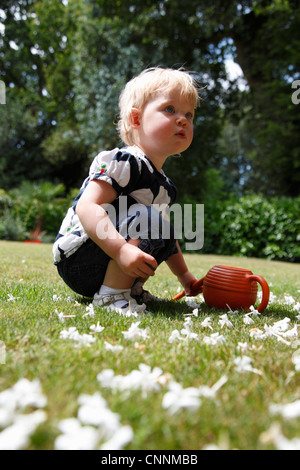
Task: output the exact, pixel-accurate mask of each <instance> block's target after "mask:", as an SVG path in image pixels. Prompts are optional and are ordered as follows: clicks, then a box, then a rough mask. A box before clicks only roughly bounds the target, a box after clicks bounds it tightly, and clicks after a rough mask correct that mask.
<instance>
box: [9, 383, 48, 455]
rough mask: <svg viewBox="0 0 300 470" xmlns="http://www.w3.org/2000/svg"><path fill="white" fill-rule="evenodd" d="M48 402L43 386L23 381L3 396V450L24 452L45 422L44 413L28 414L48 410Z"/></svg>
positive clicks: (45, 416)
mask: <svg viewBox="0 0 300 470" xmlns="http://www.w3.org/2000/svg"><path fill="white" fill-rule="evenodd" d="M46 404H47V398H46V397H45V395H44V394H43V393H42V389H41V385H40V382H39V381H38V380H37V379H36V380H33V381H32V382H30V381H29V380H27V379H26V378H22V379H20V380H19V381H18V382H16V384H15V385H13V386H12V387H11V388H9V389H7V390H4V391H3V392H1V393H0V428H2V429H3V428H4V429H3V430H2V431H1V432H0V450H20V449H24V448H26V447H27V446H28V445H29V442H30V435H31V434H32V433H33V432H34V431H35V429H36V428H37V426H39V425H40V424H41V423H42V422H44V421H45V420H46V418H47V415H46V413H45V412H44V411H42V410H37V411H34V412H31V413H25V411H26V410H27V409H28V408H44V407H45V406H46Z"/></svg>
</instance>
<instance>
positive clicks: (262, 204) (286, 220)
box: [205, 196, 300, 261]
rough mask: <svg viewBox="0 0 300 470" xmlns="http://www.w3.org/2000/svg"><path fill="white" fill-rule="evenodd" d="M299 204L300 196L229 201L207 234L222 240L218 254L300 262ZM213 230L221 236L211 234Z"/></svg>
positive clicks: (218, 247)
mask: <svg viewBox="0 0 300 470" xmlns="http://www.w3.org/2000/svg"><path fill="white" fill-rule="evenodd" d="M299 203H300V197H298V198H297V199H290V198H275V197H274V198H270V199H266V198H264V197H262V196H244V197H240V198H238V199H235V200H231V201H228V203H227V206H226V207H225V209H223V210H222V213H221V216H220V218H219V220H218V221H217V222H216V218H212V220H213V222H214V224H215V225H214V226H213V225H212V224H210V225H209V226H205V229H206V230H205V235H206V236H208V239H210V237H214V238H215V239H216V238H217V239H218V246H215V247H214V248H215V249H214V250H213V252H215V253H219V254H228V255H236V256H247V257H259V258H268V259H277V260H285V261H300V247H299V242H300V217H299V215H300V213H299ZM225 205H226V204H225ZM222 206H223V203H222ZM212 228H213V229H214V232H215V231H217V234H216V233H213V234H212V235H211V234H210V233H209V231H210V230H211V229H212Z"/></svg>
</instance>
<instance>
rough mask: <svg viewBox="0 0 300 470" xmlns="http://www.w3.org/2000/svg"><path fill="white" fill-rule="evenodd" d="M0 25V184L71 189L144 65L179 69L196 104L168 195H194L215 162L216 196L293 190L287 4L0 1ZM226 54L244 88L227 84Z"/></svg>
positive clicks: (295, 129)
mask: <svg viewBox="0 0 300 470" xmlns="http://www.w3.org/2000/svg"><path fill="white" fill-rule="evenodd" d="M0 21H1V29H0V45H1V50H2V52H1V55H0V78H1V80H2V81H3V82H4V83H5V85H6V98H7V99H6V101H7V104H6V105H5V106H1V107H0V126H1V129H2V130H3V132H1V136H0V148H1V151H0V152H1V153H0V155H1V160H0V161H1V163H0V170H1V172H0V187H2V188H4V189H6V190H9V188H10V187H12V186H15V181H16V178H18V182H21V181H23V180H30V181H37V180H43V181H44V180H50V181H52V182H61V183H63V184H64V185H65V187H66V188H67V190H69V189H70V188H71V187H74V186H78V185H79V184H80V182H81V181H82V179H83V176H84V175H85V172H86V168H87V167H88V164H89V162H90V160H91V158H92V157H93V156H94V155H95V154H96V153H97V152H98V151H99V150H100V149H103V148H111V147H114V146H116V145H118V144H119V141H118V137H117V135H116V131H115V125H114V124H115V121H116V117H117V116H116V114H117V102H118V95H119V93H120V90H121V89H122V87H123V86H124V84H125V82H126V81H127V80H128V79H130V78H131V77H132V76H133V75H134V74H136V73H138V72H139V71H140V70H141V69H143V68H145V67H149V66H155V65H162V66H170V67H174V66H175V67H178V66H182V65H183V66H184V67H185V68H187V69H189V70H193V71H194V72H195V74H196V76H197V78H198V80H199V83H200V86H202V87H203V90H202V97H203V100H202V106H201V108H200V110H198V112H197V115H196V117H195V138H194V143H193V145H192V147H191V148H190V149H189V150H188V151H187V152H186V154H185V155H184V157H183V158H181V159H177V160H174V159H169V160H168V161H167V163H166V171H167V173H168V174H169V175H170V177H171V178H172V179H173V180H174V181H175V183H176V184H177V185H178V189H179V192H180V193H181V194H183V195H186V196H187V197H190V198H194V199H195V198H196V197H198V196H200V198H201V199H203V198H204V196H205V193H206V191H207V189H208V187H207V180H206V177H205V173H206V171H207V170H208V169H210V168H214V169H216V170H219V171H220V176H221V178H222V179H223V180H224V181H225V186H224V189H225V190H226V191H227V192H228V191H229V192H231V190H233V192H236V193H241V192H243V193H244V192H245V191H250V192H251V191H255V192H257V191H259V192H262V193H263V194H266V195H287V196H293V197H295V196H297V195H298V194H299V181H300V180H299V178H300V176H299V171H300V167H299V163H298V162H299V146H298V140H297V139H298V135H299V119H298V114H297V113H298V109H297V106H296V105H294V104H292V101H291V95H292V90H291V83H292V82H293V80H296V79H297V78H299V54H297V52H298V50H299V35H298V33H297V32H298V30H299V21H300V14H299V7H298V5H297V2H293V1H292V0H289V1H286V0H276V1H275V0H268V1H265V0H259V1H255V2H254V1H253V0H246V1H243V2H236V1H233V0H232V1H230V2H225V3H224V2H222V1H221V0H216V1H215V2H214V3H213V5H212V4H211V2H208V1H207V0H201V1H199V0H190V1H189V2H188V3H185V4H183V3H182V2H181V1H179V0H172V2H167V1H160V0H155V1H151V2H150V1H148V0H147V1H145V0H143V1H141V0H135V1H134V2H130V3H128V2H120V1H119V0H112V1H107V0H95V1H94V0H93V1H92V0H84V1H82V0H72V1H69V2H66V1H63V0H59V1H58V0H39V1H37V0H24V1H22V2H18V1H16V0H3V2H2V4H1V10H0ZM227 58H233V59H234V60H235V61H236V62H237V63H238V64H239V65H240V66H241V68H242V70H243V73H244V77H245V80H246V82H247V86H246V87H245V88H243V89H240V88H239V86H238V82H237V81H235V80H228V78H229V77H228V75H227V72H226V69H225V59H227ZM12 64H13V66H12ZM224 83H225V85H226V86H224ZM224 129H225V133H224ZM228 129H230V132H231V137H233V138H234V140H235V141H237V140H239V142H240V145H239V146H234V145H233V146H231V145H232V138H229V137H230V136H229V135H228V132H226V130H228ZM245 169H246V173H247V175H246V176H247V178H243V172H244V170H245ZM45 175H47V176H45ZM241 182H242V183H243V184H241ZM230 185H231V186H232V187H231V189H230V190H229V188H228V187H229V186H230Z"/></svg>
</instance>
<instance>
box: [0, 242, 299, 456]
mask: <svg viewBox="0 0 300 470" xmlns="http://www.w3.org/2000/svg"><path fill="white" fill-rule="evenodd" d="M0 254H1V294H0V321H1V324H0V341H3V342H4V343H5V347H6V356H5V363H4V364H0V372H1V375H0V392H1V391H3V390H6V389H9V388H10V387H12V386H13V385H14V384H15V383H16V382H17V381H18V380H19V379H20V378H22V377H25V378H27V379H28V380H31V381H32V380H34V379H39V381H40V383H41V386H42V390H43V393H44V395H45V396H46V397H47V401H48V403H47V406H46V407H45V411H46V413H47V420H46V421H45V422H44V423H42V424H41V425H40V426H39V428H38V429H37V430H36V431H35V432H34V434H33V435H32V436H31V441H30V443H29V445H28V448H29V449H53V446H54V441H55V438H56V437H57V436H58V435H59V434H60V432H59V430H58V423H59V422H60V420H62V419H64V418H70V417H76V414H77V410H78V403H77V398H78V397H79V395H80V394H83V393H85V394H90V395H92V394H94V393H95V392H100V393H101V394H102V396H103V397H104V398H105V400H106V401H107V404H108V406H109V408H110V410H112V411H113V412H115V413H118V414H119V415H120V421H121V423H122V424H123V425H126V424H127V425H130V426H131V428H132V430H133V439H132V441H131V442H130V443H129V444H128V445H127V446H126V449H129V450H131V449H145V450H150V449H151V450H155V449H160V450H164V449H169V450H175V449H178V450H183V449H184V450H189V449H193V450H195V449H202V448H203V447H205V446H206V445H210V444H215V445H217V446H219V447H220V448H226V449H241V450H242V449H273V448H274V443H273V442H272V439H269V440H268V439H264V438H263V437H262V436H266V433H267V432H268V430H269V429H270V427H271V426H272V425H273V424H274V423H275V422H279V423H280V427H281V430H282V433H283V434H284V435H285V436H286V438H287V439H293V438H295V437H298V438H299V437H300V418H299V417H298V418H294V419H291V420H285V419H283V418H282V417H281V416H279V415H275V416H274V415H271V414H270V412H269V406H270V404H271V403H279V404H285V403H290V402H293V401H295V400H296V399H299V398H300V397H299V390H300V388H299V387H300V372H297V371H296V370H295V365H294V363H293V361H292V355H293V353H294V352H295V350H297V348H299V345H298V343H297V338H290V339H289V340H288V343H289V344H286V343H284V342H281V341H278V339H277V338H276V337H275V336H271V337H268V338H266V339H263V340H261V339H257V338H253V337H251V336H250V330H251V329H253V328H254V327H255V328H259V329H261V330H264V325H265V324H267V325H269V326H271V325H273V324H274V322H276V321H278V320H282V319H283V318H285V317H289V318H290V319H291V323H290V325H291V327H292V326H294V325H295V324H296V323H297V321H298V323H299V320H297V319H296V315H297V312H295V311H294V310H293V308H292V307H291V306H288V305H286V304H284V303H283V302H282V300H283V298H284V295H285V294H289V295H291V296H293V297H294V298H295V299H296V301H298V302H299V301H300V265H299V264H289V263H281V262H274V261H272V262H271V261H266V260H261V259H246V258H232V257H228V256H227V257H225V256H224V257H222V256H213V255H211V256H208V255H195V254H191V255H187V256H186V261H187V264H188V265H189V268H190V270H191V271H192V272H193V273H194V274H195V275H196V276H197V277H199V278H200V277H202V276H203V275H205V274H206V272H207V271H208V270H209V269H210V268H211V267H212V266H214V265H215V264H227V265H232V266H242V267H246V268H249V269H251V270H252V272H254V273H255V274H260V275H261V276H263V277H264V278H265V279H266V280H267V282H268V283H269V285H270V290H271V292H272V293H274V294H275V295H276V296H277V301H276V302H275V303H272V304H269V306H268V308H267V309H266V310H265V311H264V312H263V314H262V315H260V316H257V317H255V318H253V319H254V322H255V324H254V325H245V324H244V323H243V316H244V315H243V313H241V314H239V315H230V314H229V315H228V318H229V319H230V321H231V322H232V324H233V328H229V327H227V326H225V327H224V328H221V325H220V323H219V319H220V315H221V314H223V313H226V312H222V311H218V310H214V309H210V308H208V307H207V306H206V305H205V304H201V309H200V310H199V315H198V317H192V322H193V326H192V331H193V332H195V333H197V334H198V335H199V340H194V339H190V340H187V341H176V342H174V343H170V342H169V341H168V339H169V337H170V335H171V333H172V331H173V330H175V329H178V330H179V331H180V330H181V329H182V328H183V326H184V322H185V320H186V318H187V317H186V316H185V314H187V313H191V312H192V310H193V309H192V308H191V307H189V306H188V305H187V303H186V302H185V300H182V301H180V302H173V301H171V298H172V296H173V295H175V294H176V293H177V289H178V287H179V286H178V282H177V279H176V278H175V277H174V276H172V274H171V273H170V272H169V271H168V269H167V267H166V266H165V265H162V266H160V267H159V269H158V271H157V273H156V275H155V277H153V278H151V280H149V282H148V284H147V288H149V290H150V291H151V292H152V293H153V294H155V295H157V296H160V297H163V298H165V299H166V301H165V302H159V303H156V302H155V303H152V305H150V308H149V309H148V310H149V314H148V315H143V316H141V317H140V319H139V320H140V325H139V327H140V328H143V329H145V328H146V329H147V330H148V332H149V337H148V338H146V339H138V340H128V339H125V338H124V336H123V334H122V332H123V331H127V330H128V329H129V327H130V326H131V324H132V323H133V322H135V321H137V319H135V318H126V317H122V316H120V315H118V314H114V313H108V312H106V311H105V310H104V309H101V308H95V317H94V318H92V317H90V316H84V315H85V313H86V307H87V305H88V304H89V299H82V298H81V297H80V296H78V295H76V294H74V293H73V292H72V291H71V290H70V289H68V287H66V286H65V285H64V283H63V282H62V280H61V279H60V278H59V276H58V274H57V272H56V268H55V267H54V266H53V264H52V256H51V245H47V244H41V245H34V244H25V243H14V242H3V241H2V242H0ZM9 295H12V296H13V297H14V298H15V300H9ZM54 295H57V296H58V297H59V300H58V301H54V300H53V296H54ZM199 301H200V300H199ZM56 309H57V311H58V312H63V313H64V314H65V315H75V317H70V318H65V321H64V323H62V322H61V321H60V320H59V318H58V316H57V314H56V312H55V310H56ZM244 313H245V312H244ZM207 316H210V317H211V320H212V322H211V324H212V327H213V329H212V330H207V329H204V328H203V327H202V326H201V323H202V321H203V320H204V318H206V317H207ZM98 321H99V323H100V325H101V326H103V327H104V330H103V331H102V332H101V333H92V331H91V330H90V329H89V327H90V326H91V325H92V324H95V323H97V322H98ZM71 326H75V327H77V330H78V331H79V333H81V334H83V333H88V334H93V335H94V336H95V337H96V338H97V340H96V342H95V343H93V344H91V345H90V347H88V346H82V347H80V348H75V347H74V342H73V341H72V340H69V339H62V338H60V332H61V331H62V330H63V329H67V328H69V327H71ZM216 332H218V333H220V334H222V335H224V338H225V343H224V344H221V345H217V346H209V345H206V344H205V343H204V341H203V338H204V337H205V336H208V335H210V334H212V333H216ZM105 341H107V342H109V343H111V344H114V345H122V346H123V350H122V351H120V352H111V351H107V350H106V349H105V348H104V342H105ZM239 342H243V343H244V342H247V344H248V349H247V351H246V352H245V353H244V354H246V355H247V356H249V357H251V359H252V366H253V367H254V368H256V369H258V370H260V371H261V374H260V375H259V374H256V373H253V372H244V373H240V372H238V371H237V370H236V367H235V364H234V359H235V358H236V357H239V356H241V355H242V353H241V351H240V350H239V349H238V343H239ZM137 343H138V344H137ZM139 364H147V365H149V366H150V367H151V368H154V367H160V368H161V369H162V371H163V373H164V374H170V375H171V376H172V378H173V380H175V381H176V382H178V383H180V384H181V385H182V387H184V388H187V387H199V386H200V385H208V386H210V387H211V386H212V385H213V384H214V383H215V382H216V381H217V380H219V379H220V377H221V376H223V375H226V377H227V382H226V383H225V384H224V385H223V386H222V388H221V389H220V390H219V391H218V392H217V395H216V398H214V399H209V398H202V399H201V401H202V403H201V406H199V408H198V409H197V410H196V411H193V412H190V411H188V410H184V409H182V410H181V411H179V412H178V413H177V414H174V415H170V414H169V413H168V411H167V410H165V409H163V407H162V399H163V396H164V395H165V393H166V392H167V390H168V388H167V385H164V386H162V387H161V389H160V390H158V391H153V392H149V393H148V394H147V396H143V395H142V394H141V392H140V391H132V392H130V393H129V394H128V395H127V396H126V397H125V396H124V394H122V393H121V392H116V393H113V392H112V390H110V389H108V388H103V387H101V386H100V384H99V382H98V381H97V374H98V373H100V372H101V371H102V370H104V369H108V368H110V369H113V371H114V373H115V375H118V374H120V375H123V376H125V375H128V374H129V373H130V372H131V371H133V370H135V369H137V368H138V366H139ZM30 411H31V410H24V412H25V413H29V412H30ZM2 430H3V429H2ZM0 432H1V429H0Z"/></svg>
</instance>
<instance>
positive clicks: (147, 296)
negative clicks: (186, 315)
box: [130, 281, 163, 303]
mask: <svg viewBox="0 0 300 470" xmlns="http://www.w3.org/2000/svg"><path fill="white" fill-rule="evenodd" d="M143 285H144V283H143V282H141V281H137V282H136V283H135V284H134V285H133V286H132V288H131V292H130V295H131V296H132V297H133V298H134V299H135V300H138V301H140V302H145V303H147V302H151V301H152V300H156V301H157V300H159V301H162V300H163V299H159V298H158V297H155V296H154V295H152V294H151V293H150V292H149V291H147V290H145V289H144V288H143Z"/></svg>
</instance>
